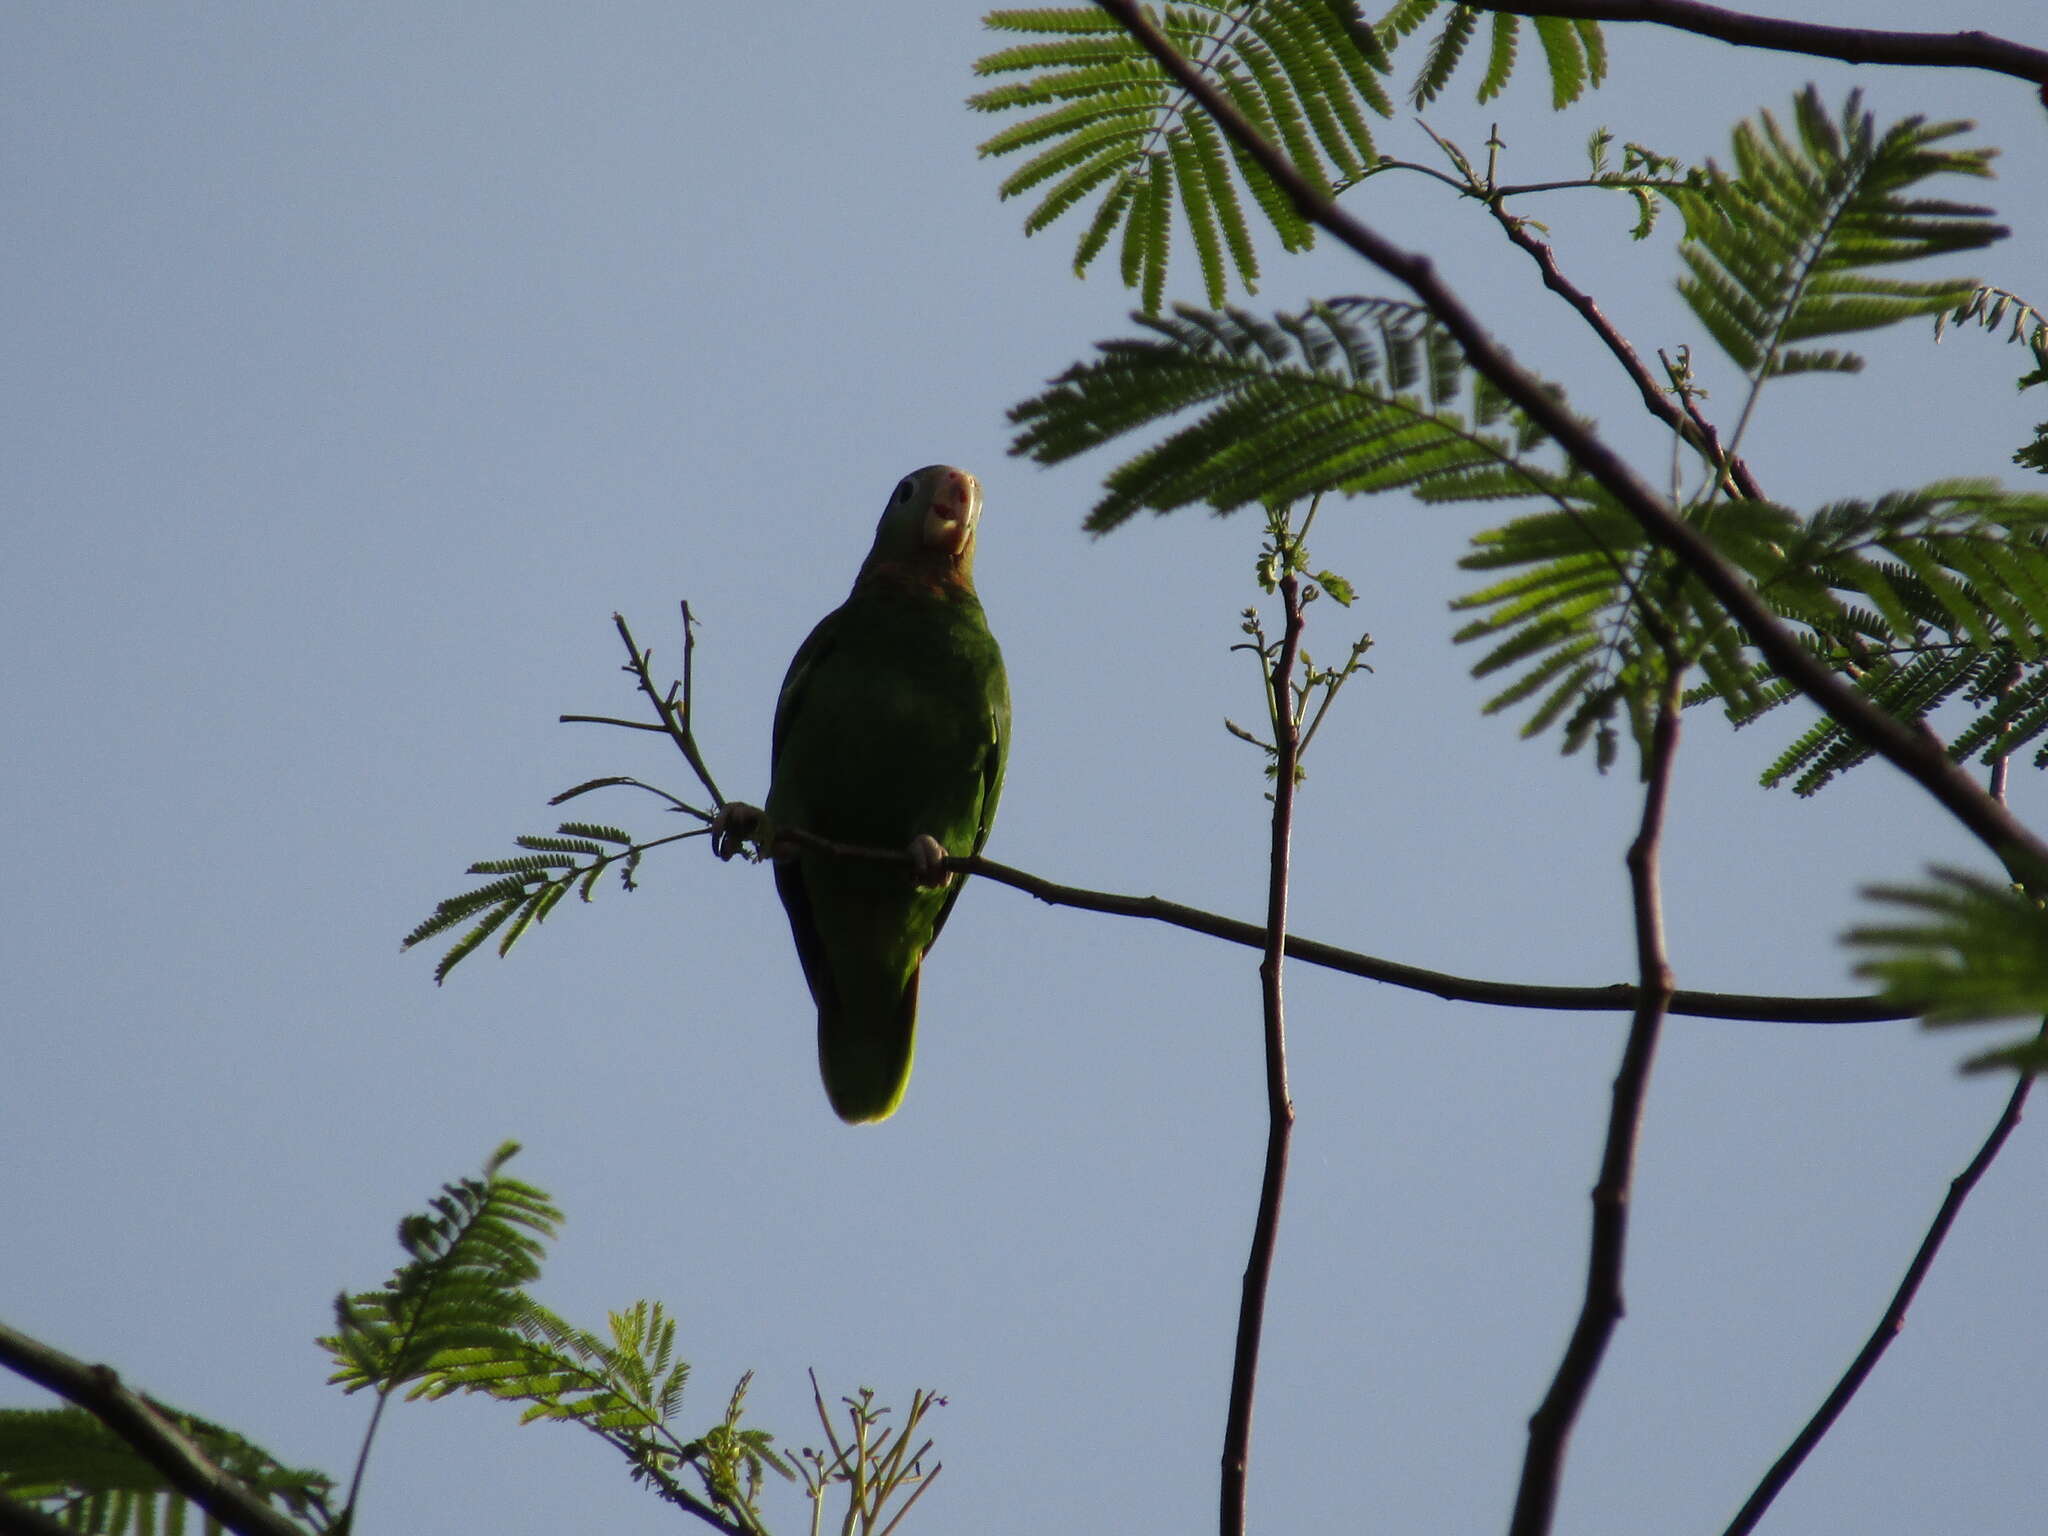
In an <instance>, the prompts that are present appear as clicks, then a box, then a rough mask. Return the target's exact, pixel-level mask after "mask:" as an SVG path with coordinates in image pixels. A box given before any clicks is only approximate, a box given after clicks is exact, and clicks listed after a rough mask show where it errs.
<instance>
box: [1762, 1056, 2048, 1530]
mask: <svg viewBox="0 0 2048 1536" xmlns="http://www.w3.org/2000/svg"><path fill="white" fill-rule="evenodd" d="M2042 1034H2043V1035H2044V1036H2048V1026H2044V1027H2043V1029H2042ZM2033 1084H2034V1079H2033V1078H2032V1077H2031V1076H2029V1075H2027V1074H2026V1073H2021V1074H2020V1080H2019V1081H2018V1082H2016V1083H2014V1084H2013V1089H2012V1096H2011V1097H2010V1098H2008V1099H2007V1100H2006V1101H2005V1112H2004V1113H2003V1114H2001V1115H2000V1116H1999V1117H1998V1123H1997V1124H1996V1125H1994V1126H1992V1127H1991V1134H1990V1135H1989V1136H1987V1137H1985V1138H1984V1144H1983V1145H1982V1146H1981V1147H1979V1148H1978V1149H1977V1155H1976V1156H1975V1157H1973V1158H1971V1159H1970V1162H1969V1166H1968V1167H1966V1168H1964V1169H1963V1171H1962V1172H1961V1173H1959V1174H1957V1175H1956V1176H1955V1177H1954V1178H1953V1179H1951V1180H1950V1181H1949V1186H1948V1195H1947V1197H1946V1198H1945V1199H1943V1201H1942V1202H1941V1209H1940V1210H1938V1211H1936V1212H1935V1213H1934V1221H1933V1223H1932V1224H1931V1225H1929V1227H1928V1228H1927V1235H1926V1236H1925V1237H1923V1238H1922V1239H1921V1240H1920V1248H1919V1251H1918V1252H1916V1253H1915V1254H1914V1255H1913V1262H1912V1263H1910V1264H1908V1265H1907V1266H1906V1274H1905V1278H1904V1279H1902V1280H1900V1281H1899V1288H1898V1290H1897V1291H1895V1292H1893V1294H1892V1301H1891V1305H1890V1306H1888V1307H1886V1308H1885V1310H1884V1316H1883V1317H1881V1318H1879V1319H1878V1322H1877V1326H1876V1327H1875V1328H1874V1329H1872V1330H1871V1333H1870V1337H1869V1338H1868V1339H1867V1340H1865V1341H1864V1345H1863V1348H1862V1349H1861V1350H1860V1351H1858V1353H1857V1355H1856V1358H1855V1360H1854V1361H1852V1362H1851V1363H1850V1365H1849V1369H1848V1370H1846V1371H1844V1372H1843V1373H1842V1379H1841V1380H1840V1381H1838V1382H1836V1383H1835V1389H1834V1391H1832V1392H1830V1393H1829V1394H1828V1396H1827V1401H1826V1402H1824V1403H1822V1404H1821V1405H1820V1407H1819V1408H1818V1409H1817V1410H1815V1412H1814V1415H1813V1417H1812V1418H1810V1419H1808V1420H1807V1421H1806V1427H1805V1428H1803V1429H1801V1430H1800V1431H1799V1433H1798V1435H1797V1436H1796V1437H1795V1438H1794V1439H1793V1441H1792V1443H1791V1444H1790V1445H1789V1446H1787V1447H1786V1448H1785V1453H1784V1454H1783V1455H1782V1456H1780V1457H1779V1458H1778V1459H1777V1460H1776V1461H1775V1462H1773V1463H1772V1464H1771V1470H1770V1471H1768V1472H1766V1473H1765V1474H1764V1476H1763V1480H1762V1481H1761V1482H1759V1483H1758V1484H1757V1485H1756V1491H1755V1492H1753V1493H1751V1494H1750V1496H1749V1500H1748V1502H1747V1503H1745V1504H1744V1505H1743V1506H1742V1508H1741V1510H1740V1511H1738V1512H1737V1514H1736V1516H1735V1518H1734V1519H1733V1520H1732V1521H1730V1522H1729V1525H1728V1530H1727V1536H1746V1533H1748V1532H1750V1531H1753V1530H1755V1529H1756V1524H1757V1522H1758V1521H1759V1520H1761V1519H1763V1517H1764V1511H1765V1510H1767V1509H1769V1508H1770V1507H1771V1501H1772V1500H1773V1499H1775V1498H1777V1496H1778V1495H1779V1493H1780V1492H1781V1491H1783V1489H1784V1487H1785V1485H1786V1484H1787V1483H1789V1482H1790V1481H1792V1476H1793V1474H1794V1473H1796V1472H1797V1471H1798V1470H1799V1468H1800V1465H1801V1464H1802V1463H1803V1462H1804V1461H1805V1460H1806V1458H1807V1455H1808V1454H1809V1453H1810V1452H1811V1451H1812V1450H1813V1448H1814V1447H1815V1446H1816V1445H1818V1444H1820V1441H1821V1437H1822V1436H1823V1435H1825V1434H1826V1433H1827V1432H1828V1431H1829V1430H1830V1429H1832V1428H1833V1427H1834V1423H1835V1420H1836V1419H1837V1418H1838V1417H1839V1416H1840V1415H1841V1412H1842V1410H1843V1409H1844V1408H1846V1407H1847V1406H1848V1405H1849V1399H1850V1398H1852V1397H1854V1396H1855V1395H1856V1393H1857V1391H1858V1390H1859V1389H1860V1388H1861V1387H1862V1385H1863V1383H1864V1380H1865V1379H1866V1378H1867V1377H1868V1376H1869V1375H1870V1373H1871V1372H1872V1371H1874V1370H1875V1369H1877V1362H1878V1361H1879V1360H1881V1359H1882V1358H1884V1352H1885V1351H1886V1350H1887V1349H1889V1348H1891V1342H1892V1340H1893V1339H1895V1338H1897V1337H1898V1336H1899V1333H1900V1332H1901V1330H1903V1329H1904V1328H1905V1326H1906V1309H1907V1308H1908V1307H1910V1306H1911V1305H1912V1304H1913V1298H1914V1296H1915V1295H1917V1294H1918V1293H1919V1290H1920V1282H1921V1281H1922V1280H1925V1279H1926V1278H1927V1271H1928V1270H1929V1269H1930V1268H1931V1267H1932V1266H1933V1264H1934V1258H1935V1255H1936V1254H1938V1253H1939V1252H1940V1251H1941V1245H1942V1243H1943V1242H1944V1241H1945V1240H1946V1239H1947V1237H1948V1229H1949V1228H1950V1227H1951V1226H1953V1225H1954V1224H1955V1219H1956V1216H1957V1215H1958V1214H1959V1213H1960V1212H1961V1210H1962V1208H1963V1202H1964V1201H1965V1200H1967V1199H1969V1197H1970V1191H1971V1190H1973V1189H1975V1188H1976V1187H1977V1181H1978V1180H1979V1179H1981V1178H1982V1177H1983V1176H1984V1170H1985V1169H1987V1168H1989V1167H1990V1166H1991V1161H1992V1159H1993V1158H1995V1157H1997V1156H1998V1154H1999V1151H2000V1150H2001V1149H2002V1148H2003V1147H2004V1146H2005V1139H2006V1138H2007V1137H2008V1136H2010V1135H2011V1134H2012V1132H2013V1127H2014V1126H2016V1125H2018V1124H2019V1123H2020V1112H2021V1111H2022V1110H2023V1109H2024V1108H2025V1107H2026V1103H2027V1091H2028V1090H2029V1089H2030V1088H2032V1087H2033Z"/></svg>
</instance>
